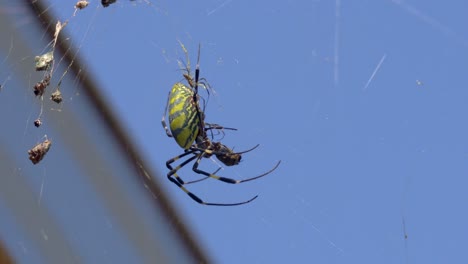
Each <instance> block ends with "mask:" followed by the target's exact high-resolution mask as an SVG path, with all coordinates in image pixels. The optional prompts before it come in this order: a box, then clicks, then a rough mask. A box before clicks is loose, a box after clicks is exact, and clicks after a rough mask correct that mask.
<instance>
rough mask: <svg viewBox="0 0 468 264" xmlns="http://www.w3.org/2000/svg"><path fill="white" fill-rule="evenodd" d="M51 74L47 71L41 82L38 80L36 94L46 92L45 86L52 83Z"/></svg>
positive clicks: (35, 88) (35, 87) (40, 94)
mask: <svg viewBox="0 0 468 264" xmlns="http://www.w3.org/2000/svg"><path fill="white" fill-rule="evenodd" d="M51 77H52V76H51V74H50V73H47V74H46V75H45V76H44V79H42V80H41V81H40V82H37V83H36V84H35V85H34V94H35V95H36V96H42V95H43V94H44V91H45V88H46V87H47V86H49V84H50V78H51Z"/></svg>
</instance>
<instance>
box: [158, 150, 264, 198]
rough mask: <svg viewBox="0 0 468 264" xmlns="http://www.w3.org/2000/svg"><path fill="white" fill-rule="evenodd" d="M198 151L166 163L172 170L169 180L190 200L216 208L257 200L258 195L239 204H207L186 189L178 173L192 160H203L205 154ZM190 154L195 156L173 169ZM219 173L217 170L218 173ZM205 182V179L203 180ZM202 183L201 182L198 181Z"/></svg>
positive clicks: (190, 151) (188, 153) (191, 151)
mask: <svg viewBox="0 0 468 264" xmlns="http://www.w3.org/2000/svg"><path fill="white" fill-rule="evenodd" d="M197 151H198V150H196V149H195V150H189V151H187V152H185V153H183V154H181V155H179V156H177V157H174V158H172V159H170V160H168V161H167V162H166V166H167V167H168V168H169V169H170V170H171V171H169V173H168V174H167V178H168V179H169V181H171V182H172V183H174V184H175V185H177V186H178V187H179V188H180V189H182V191H184V192H185V193H186V194H187V195H188V196H190V198H192V199H193V200H194V201H195V202H197V203H199V204H204V205H214V206H235V205H242V204H246V203H250V202H251V201H253V200H255V199H256V198H257V197H258V195H256V196H254V197H253V198H251V199H249V200H247V201H243V202H238V203H207V202H204V201H203V200H202V199H200V198H199V197H198V196H196V195H195V194H193V193H192V192H190V191H189V190H188V189H187V188H185V187H184V181H183V180H182V179H181V178H180V177H179V176H178V175H177V171H178V170H180V169H181V168H182V167H184V166H185V165H187V163H189V162H191V161H192V160H194V159H196V158H197V159H201V158H203V154H204V152H201V153H199V154H197V153H195V152H197ZM190 154H194V155H193V156H192V157H190V158H189V159H187V160H186V161H184V162H182V163H181V164H180V165H179V166H177V167H175V168H172V166H171V164H172V163H173V162H174V161H176V160H178V159H180V158H183V157H185V156H187V155H190ZM217 171H219V169H218V170H216V172H217ZM172 176H174V177H172ZM202 180H203V179H202ZM198 181H200V180H198Z"/></svg>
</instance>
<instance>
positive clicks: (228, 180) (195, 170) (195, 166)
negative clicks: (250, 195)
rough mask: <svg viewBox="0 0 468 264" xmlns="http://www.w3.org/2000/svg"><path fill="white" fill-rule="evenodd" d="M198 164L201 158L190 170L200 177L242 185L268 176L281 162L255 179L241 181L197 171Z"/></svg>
mask: <svg viewBox="0 0 468 264" xmlns="http://www.w3.org/2000/svg"><path fill="white" fill-rule="evenodd" d="M200 162H201V157H199V158H198V159H197V161H196V162H195V163H194V164H193V168H192V170H193V171H194V172H196V173H198V174H202V175H205V176H207V177H210V178H213V179H216V180H218V181H222V182H227V183H231V184H238V183H243V182H248V181H253V180H255V179H258V178H261V177H264V176H266V175H268V174H270V173H271V172H272V171H274V170H276V168H278V166H279V165H280V163H281V161H278V163H276V165H275V166H274V167H273V168H272V169H270V170H269V171H267V172H265V173H262V174H260V175H258V176H255V177H252V178H247V179H243V180H235V179H232V178H226V177H221V176H218V175H215V174H212V173H208V172H206V171H203V170H200V169H198V165H200Z"/></svg>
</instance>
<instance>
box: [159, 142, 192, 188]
mask: <svg viewBox="0 0 468 264" xmlns="http://www.w3.org/2000/svg"><path fill="white" fill-rule="evenodd" d="M195 152H197V150H189V151H187V152H185V153H183V154H180V155H178V156H176V157H174V158H172V159H170V160H168V161H166V167H167V168H168V169H169V170H170V171H169V172H168V173H167V178H168V179H169V180H170V181H173V178H175V179H176V180H177V182H179V183H180V184H184V181H183V180H182V178H180V177H179V175H177V171H178V170H180V169H181V168H182V167H184V166H185V165H187V163H189V162H191V161H192V160H194V159H196V158H197V157H198V155H197V154H194V153H195ZM190 154H194V156H193V157H190V158H189V159H187V160H185V161H184V162H182V163H181V164H179V165H178V166H177V167H175V168H173V167H172V166H171V164H172V163H174V162H175V161H177V160H179V159H181V158H183V157H185V156H187V155H190ZM172 176H174V177H172Z"/></svg>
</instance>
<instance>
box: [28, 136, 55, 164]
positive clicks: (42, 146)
mask: <svg viewBox="0 0 468 264" xmlns="http://www.w3.org/2000/svg"><path fill="white" fill-rule="evenodd" d="M51 145H52V141H50V140H48V139H46V140H44V142H42V143H39V144H37V145H36V146H34V147H33V148H32V149H30V150H28V154H29V159H30V160H31V161H32V163H33V164H37V163H39V162H40V161H41V160H42V159H43V158H44V156H45V155H46V154H47V152H48V151H49V149H50V146H51Z"/></svg>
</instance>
